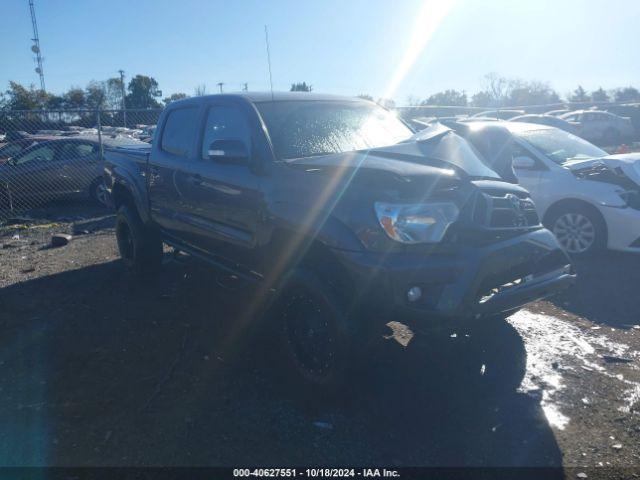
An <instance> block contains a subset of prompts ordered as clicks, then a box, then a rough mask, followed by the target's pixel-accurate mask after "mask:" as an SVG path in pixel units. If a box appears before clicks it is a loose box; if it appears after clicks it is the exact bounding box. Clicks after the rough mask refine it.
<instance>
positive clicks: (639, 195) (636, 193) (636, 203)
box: [617, 190, 640, 210]
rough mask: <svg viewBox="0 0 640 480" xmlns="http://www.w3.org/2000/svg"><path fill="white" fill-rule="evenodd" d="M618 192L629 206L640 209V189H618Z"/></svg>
mask: <svg viewBox="0 0 640 480" xmlns="http://www.w3.org/2000/svg"><path fill="white" fill-rule="evenodd" d="M617 193H618V195H620V198H622V200H623V201H624V203H625V205H626V206H627V207H629V208H633V209H634V210H640V190H629V191H618V192H617Z"/></svg>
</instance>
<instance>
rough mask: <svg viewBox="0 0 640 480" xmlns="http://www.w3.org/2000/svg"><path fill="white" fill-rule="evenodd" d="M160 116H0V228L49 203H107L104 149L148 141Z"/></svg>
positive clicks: (60, 112)
mask: <svg viewBox="0 0 640 480" xmlns="http://www.w3.org/2000/svg"><path fill="white" fill-rule="evenodd" d="M160 112H161V109H154V110H126V111H125V110H100V111H97V110H46V111H44V110H42V111H33V110H29V111H5V112H0V224H2V223H7V222H9V221H11V220H12V219H16V218H20V217H21V216H28V215H29V214H30V213H31V212H32V211H33V210H37V209H39V208H41V207H44V206H45V205H49V204H51V203H55V204H56V205H59V206H61V207H63V208H64V207H65V205H71V204H76V203H77V202H92V203H94V204H96V205H106V204H108V197H107V195H106V191H105V189H104V183H103V180H102V173H103V164H102V158H103V156H102V154H103V149H104V147H105V146H107V147H108V146H117V145H126V144H132V143H140V142H150V141H151V139H152V138H153V132H154V129H155V125H156V123H157V120H158V117H159V115H160Z"/></svg>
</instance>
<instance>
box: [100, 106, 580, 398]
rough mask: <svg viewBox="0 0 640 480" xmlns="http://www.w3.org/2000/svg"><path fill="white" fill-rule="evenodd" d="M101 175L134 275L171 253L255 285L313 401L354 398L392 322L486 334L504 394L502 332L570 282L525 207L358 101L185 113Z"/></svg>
mask: <svg viewBox="0 0 640 480" xmlns="http://www.w3.org/2000/svg"><path fill="white" fill-rule="evenodd" d="M105 171H106V185H107V189H108V191H109V192H110V194H111V197H112V201H113V204H114V206H115V208H116V209H117V211H118V214H117V225H116V234H117V241H118V247H119V249H120V253H121V256H122V259H123V261H124V262H125V264H126V265H128V266H129V267H131V268H132V269H135V270H148V269H153V268H156V267H157V266H158V265H159V264H160V263H161V258H162V244H163V242H164V243H167V244H169V245H172V246H173V247H175V248H176V249H179V250H180V251H184V252H187V253H189V254H192V255H194V256H196V257H198V258H200V259H202V260H205V261H206V262H208V263H209V264H211V265H213V266H214V267H216V268H219V269H222V270H224V271H227V272H232V273H233V274H234V275H236V276H237V277H238V278H241V279H244V280H245V281H247V282H248V283H251V284H255V285H256V287H257V288H256V289H252V290H248V291H250V292H252V293H251V298H250V299H248V301H247V304H248V305H251V306H252V307H254V308H253V309H252V310H251V311H252V313H253V314H255V316H256V318H258V317H260V318H263V319H267V320H268V322H267V326H268V328H270V329H271V331H273V332H276V333H277V336H278V338H280V339H281V340H282V342H283V343H282V348H281V350H282V351H283V352H285V357H286V358H287V359H288V362H289V363H288V364H289V365H290V366H291V367H293V368H291V369H290V372H292V374H293V376H294V377H295V378H296V379H298V380H300V381H301V382H302V383H303V384H304V385H306V386H307V387H309V388H310V389H312V390H314V389H320V390H323V391H325V392H326V391H335V390H336V389H337V388H338V387H339V386H340V385H343V384H344V382H346V381H347V380H348V378H349V372H350V370H351V366H352V365H353V364H354V360H355V357H358V358H359V359H361V358H362V355H363V353H364V352H366V351H370V350H368V349H366V348H364V346H365V345H369V344H370V342H368V341H364V340H363V339H380V338H382V337H383V336H384V335H385V334H386V332H387V330H388V326H387V323H388V322H389V319H393V320H397V321H401V322H403V323H404V324H406V325H407V326H408V327H409V328H411V329H413V330H414V331H415V332H416V333H417V332H421V333H420V335H423V336H424V337H425V338H427V339H431V340H429V341H432V342H433V344H434V345H435V344H437V342H438V338H439V337H438V336H439V335H442V334H443V333H446V332H450V331H451V330H452V329H457V331H459V332H460V331H468V332H473V333H472V334H471V335H470V337H469V338H472V339H473V342H475V343H476V344H478V345H480V346H481V347H482V348H478V349H476V350H475V351H477V352H479V353H478V354H477V358H476V359H475V360H476V363H475V364H474V365H476V366H478V371H480V369H479V365H485V367H486V371H484V370H483V372H484V374H485V375H484V376H485V378H491V376H492V374H493V373H492V372H494V371H499V370H500V369H502V368H505V365H507V364H509V363H512V362H515V361H516V359H513V360H510V359H509V358H507V359H505V358H501V359H499V360H496V361H495V362H493V363H491V361H490V360H488V359H487V358H483V357H482V356H483V355H485V356H486V355H493V354H494V350H495V349H493V348H484V347H486V345H488V344H489V343H490V342H492V341H495V340H492V339H494V335H495V328H496V325H506V322H504V317H505V316H506V315H508V314H509V313H510V312H513V311H515V310H517V309H518V308H519V307H521V306H522V305H524V304H525V303H527V302H530V301H533V300H536V299H539V298H543V297H546V296H549V295H552V294H554V293H556V292H557V291H559V290H561V289H563V288H565V287H567V286H568V285H570V284H571V283H572V281H573V279H574V275H573V273H572V271H571V267H570V264H569V259H568V258H567V256H566V254H565V253H564V251H563V250H562V248H560V246H559V244H558V242H557V241H556V239H555V238H554V236H553V235H552V234H551V233H550V232H549V231H548V230H546V229H545V228H544V227H543V226H542V225H541V224H540V221H539V218H538V216H537V214H536V210H535V206H534V204H533V202H532V201H531V199H530V197H529V194H528V192H527V191H526V190H524V189H522V188H521V187H519V186H517V185H513V184H510V183H507V182H504V181H503V180H502V179H501V178H500V176H499V175H498V174H497V173H496V172H495V171H493V170H491V169H490V168H489V167H487V166H486V165H485V164H484V163H483V162H482V160H481V159H480V158H479V156H478V154H477V153H476V151H475V150H474V148H473V147H471V146H470V145H469V144H468V143H467V142H466V141H465V140H464V139H463V138H461V137H460V136H458V135H457V134H456V133H455V132H454V131H452V130H451V129H449V128H447V127H445V126H443V125H434V126H432V127H431V128H428V129H427V130H425V131H423V132H420V133H419V134H415V133H414V132H413V131H412V130H411V129H410V128H409V127H407V126H406V125H405V124H404V123H403V122H402V121H400V120H399V119H398V118H397V117H396V116H395V115H394V114H393V113H391V112H389V111H387V110H385V109H383V108H381V107H379V106H377V105H375V104H373V103H371V102H367V101H364V100H360V99H351V98H344V97H335V96H326V95H316V94H306V93H305V94H301V93H286V94H284V93H283V94H281V93H277V94H269V93H266V94H261V93H246V94H236V95H213V96H204V97H198V98H191V99H186V100H181V101H177V102H173V103H171V105H169V106H168V107H167V108H166V109H165V111H164V112H163V113H162V115H161V118H160V120H159V122H158V126H157V129H156V132H155V138H154V141H153V143H152V145H150V146H148V147H142V148H128V149H127V148H117V149H108V150H107V151H106V153H105ZM265 312H266V313H265ZM447 335H448V333H447ZM487 342H489V343H487ZM373 343H375V341H374V342H373ZM505 351H508V349H506V350H505ZM494 356H495V355H494ZM473 368H475V367H473ZM495 375H496V378H498V377H499V375H498V374H497V373H496V374H495ZM518 381H519V380H518Z"/></svg>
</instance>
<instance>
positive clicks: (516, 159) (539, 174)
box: [509, 141, 548, 202]
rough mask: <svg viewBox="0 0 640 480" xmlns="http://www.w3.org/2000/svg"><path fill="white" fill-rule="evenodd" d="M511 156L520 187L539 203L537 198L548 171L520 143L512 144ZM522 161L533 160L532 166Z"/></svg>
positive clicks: (532, 153)
mask: <svg viewBox="0 0 640 480" xmlns="http://www.w3.org/2000/svg"><path fill="white" fill-rule="evenodd" d="M509 155H511V162H512V163H511V164H512V165H513V171H514V172H515V174H516V177H517V178H518V183H519V184H520V186H522V187H523V188H525V189H526V190H528V191H529V193H530V194H531V198H533V200H534V202H537V200H536V197H537V196H538V194H539V192H540V186H541V184H542V183H543V181H544V179H543V176H544V174H545V172H548V169H547V168H546V167H545V166H544V164H543V163H542V162H541V161H540V159H539V158H537V155H536V154H535V153H534V152H532V151H531V150H529V149H528V148H526V147H525V146H524V145H522V144H521V143H519V142H518V141H514V142H511V144H510V151H509ZM520 159H531V160H532V161H531V162H529V163H530V165H525V163H526V162H524V161H522V160H520Z"/></svg>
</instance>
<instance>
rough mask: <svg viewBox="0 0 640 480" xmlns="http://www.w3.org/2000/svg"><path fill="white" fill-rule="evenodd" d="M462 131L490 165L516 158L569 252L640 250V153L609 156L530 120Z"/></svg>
mask: <svg viewBox="0 0 640 480" xmlns="http://www.w3.org/2000/svg"><path fill="white" fill-rule="evenodd" d="M456 129H458V128H456ZM458 130H459V133H461V134H462V135H463V136H464V137H465V138H467V139H468V140H469V141H470V142H471V143H472V144H473V145H474V146H476V147H477V148H478V149H479V150H480V152H481V153H482V154H483V156H484V157H485V158H486V159H487V161H488V162H489V163H491V164H492V165H504V164H505V163H506V164H507V165H508V163H509V162H512V165H513V169H514V171H515V174H516V177H517V180H518V182H519V183H520V184H521V185H522V186H523V187H524V188H526V189H527V190H529V192H530V193H531V197H532V198H533V200H534V202H535V203H536V207H537V209H538V213H539V214H540V217H541V218H542V219H543V223H544V225H546V226H547V228H549V229H550V230H551V231H552V232H553V233H554V234H555V235H556V236H557V238H558V240H559V241H560V243H561V244H562V245H563V247H564V248H565V249H566V250H567V252H569V253H571V254H573V255H584V254H589V253H593V252H595V251H597V250H599V249H602V248H605V247H608V248H610V249H612V250H621V251H628V252H640V153H637V154H633V153H631V154H624V155H608V154H607V152H605V151H604V150H602V149H600V148H598V147H596V146H595V145H593V144H591V143H589V142H587V141H586V140H583V139H582V138H579V137H577V136H575V135H571V134H570V133H567V132H565V131H562V130H559V129H557V128H553V127H547V126H543V125H536V124H529V123H517V122H514V123H512V122H475V123H470V124H466V126H464V127H461V128H460V129H458ZM505 161H506V162H505Z"/></svg>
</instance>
